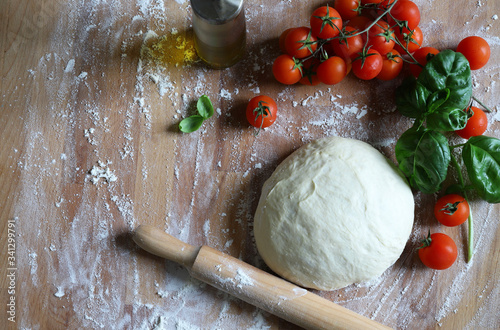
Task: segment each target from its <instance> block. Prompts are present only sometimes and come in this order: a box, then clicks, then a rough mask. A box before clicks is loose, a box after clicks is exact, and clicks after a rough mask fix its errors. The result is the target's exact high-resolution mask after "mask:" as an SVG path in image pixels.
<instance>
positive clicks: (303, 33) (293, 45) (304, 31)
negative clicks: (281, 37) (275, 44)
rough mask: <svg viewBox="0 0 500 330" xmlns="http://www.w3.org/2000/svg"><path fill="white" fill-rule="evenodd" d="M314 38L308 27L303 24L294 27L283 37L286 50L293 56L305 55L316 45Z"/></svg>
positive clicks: (301, 56)
mask: <svg viewBox="0 0 500 330" xmlns="http://www.w3.org/2000/svg"><path fill="white" fill-rule="evenodd" d="M316 40H317V39H316V37H315V36H314V35H312V33H311V29H310V28H308V27H305V26H301V27H297V28H294V29H293V30H291V31H290V32H288V33H287V35H286V37H285V48H286V52H287V53H288V55H291V56H293V57H295V58H304V57H307V56H309V55H311V54H312V53H313V52H314V51H315V50H316V48H317V47H318V44H317V43H316Z"/></svg>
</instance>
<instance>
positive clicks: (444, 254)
mask: <svg viewBox="0 0 500 330" xmlns="http://www.w3.org/2000/svg"><path fill="white" fill-rule="evenodd" d="M457 255H458V251H457V245H456V244H455V242H454V241H453V240H452V239H451V238H450V237H449V236H448V235H446V234H443V233H434V234H431V233H429V236H428V237H427V238H426V239H424V240H422V245H421V246H420V247H419V249H418V256H419V258H420V260H421V261H422V263H423V264H424V265H426V266H427V267H429V268H432V269H438V270H441V269H446V268H449V267H451V265H453V263H454V262H455V260H457Z"/></svg>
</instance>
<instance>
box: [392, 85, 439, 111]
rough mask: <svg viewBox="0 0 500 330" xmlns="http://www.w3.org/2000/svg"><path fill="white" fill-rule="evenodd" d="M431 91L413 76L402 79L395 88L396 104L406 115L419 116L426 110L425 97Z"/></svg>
mask: <svg viewBox="0 0 500 330" xmlns="http://www.w3.org/2000/svg"><path fill="white" fill-rule="evenodd" d="M430 94H431V92H430V91H429V90H428V89H427V88H425V87H424V86H423V85H422V84H420V83H418V82H417V80H416V79H415V78H414V77H408V78H406V79H405V80H403V83H402V84H401V86H399V87H398V88H397V89H396V106H397V108H398V111H399V112H400V113H401V114H402V115H403V116H406V117H410V118H419V117H421V116H422V115H423V114H425V112H426V111H427V98H428V97H429V95H430Z"/></svg>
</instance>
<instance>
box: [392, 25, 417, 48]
mask: <svg viewBox="0 0 500 330" xmlns="http://www.w3.org/2000/svg"><path fill="white" fill-rule="evenodd" d="M394 33H395V34H396V38H397V39H398V40H399V42H401V44H402V45H403V46H404V48H406V49H407V50H408V52H409V53H410V54H411V53H414V52H415V51H416V50H417V49H419V48H420V47H421V46H422V43H423V41H424V34H423V33H422V30H421V29H420V27H418V26H417V27H416V28H415V29H413V30H411V31H410V30H408V29H407V28H403V29H402V30H400V29H398V28H396V30H395V31H394ZM394 49H396V50H397V51H398V52H399V53H400V54H406V51H405V50H404V49H403V47H401V46H400V45H398V44H396V45H394Z"/></svg>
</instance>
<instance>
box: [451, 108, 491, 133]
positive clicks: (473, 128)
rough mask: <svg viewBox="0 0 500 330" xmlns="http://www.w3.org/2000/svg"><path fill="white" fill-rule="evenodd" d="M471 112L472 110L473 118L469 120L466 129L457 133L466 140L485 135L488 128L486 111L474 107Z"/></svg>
mask: <svg viewBox="0 0 500 330" xmlns="http://www.w3.org/2000/svg"><path fill="white" fill-rule="evenodd" d="M470 110H472V111H471V113H472V116H471V117H469V119H468V120H467V124H466V125H465V128H463V129H461V130H458V131H455V132H456V133H457V134H458V135H459V136H460V137H461V138H464V139H466V140H468V139H470V138H471V137H473V136H479V135H483V133H484V132H486V128H488V117H486V114H485V113H484V111H483V110H481V109H479V108H478V107H474V106H472V107H471V109H470Z"/></svg>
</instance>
